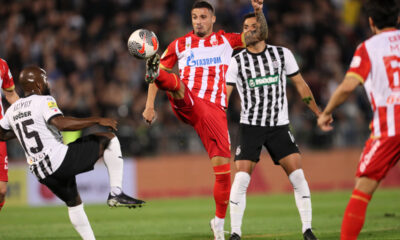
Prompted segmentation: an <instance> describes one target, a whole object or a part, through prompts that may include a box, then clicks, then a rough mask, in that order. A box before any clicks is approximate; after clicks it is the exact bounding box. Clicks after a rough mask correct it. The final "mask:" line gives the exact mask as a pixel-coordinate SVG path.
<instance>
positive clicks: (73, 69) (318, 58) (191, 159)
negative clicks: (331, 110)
mask: <svg viewBox="0 0 400 240" xmlns="http://www.w3.org/2000/svg"><path fill="white" fill-rule="evenodd" d="M211 2H212V3H213V5H214V6H215V8H216V16H217V22H216V24H215V25H214V30H215V31H217V30H219V29H224V30H225V31H227V32H231V31H234V32H240V31H241V25H242V16H243V15H244V14H245V13H247V12H249V11H251V10H252V8H251V5H250V3H249V2H250V1H249V0H214V1H211ZM264 2H265V4H264V12H265V15H266V17H267V21H268V24H269V39H268V43H269V44H273V45H281V46H285V47H288V48H289V49H291V50H292V51H293V53H294V54H295V57H296V59H297V61H298V63H299V65H300V68H301V73H302V74H303V76H304V78H305V80H306V81H307V82H308V84H309V86H310V88H311V89H312V91H313V93H314V95H315V98H316V101H317V103H318V104H319V106H321V107H324V106H325V104H326V103H327V100H328V97H329V96H330V95H331V93H332V92H333V90H334V89H335V88H336V86H337V85H338V84H339V83H340V81H341V80H342V79H343V76H344V74H345V72H346V68H347V66H348V64H349V62H350V60H351V57H352V55H353V52H354V50H355V48H356V46H357V45H358V44H359V43H360V42H361V41H362V40H364V39H366V38H367V37H369V36H370V30H369V27H368V22H367V18H366V16H365V14H364V12H363V10H362V8H361V7H362V1H361V0H330V1H329V0H324V1H319V0H308V1H296V0H286V1H280V0H265V1H264ZM0 3H1V8H0V43H1V44H0V57H2V58H4V59H6V60H7V61H8V64H9V66H10V69H11V71H12V74H13V76H14V80H15V82H16V86H17V91H18V93H19V94H21V91H20V89H19V86H18V75H19V72H20V71H21V69H22V68H23V67H24V66H26V65H29V64H36V65H39V66H41V67H43V68H44V69H45V70H46V71H47V73H48V77H49V81H50V84H51V90H52V94H53V95H54V97H55V98H56V100H57V102H58V105H59V107H60V108H61V109H62V111H63V112H64V114H65V115H73V116H77V117H88V116H93V115H95V116H104V117H112V118H116V119H118V121H119V131H118V132H117V134H118V136H119V138H120V141H121V145H122V149H123V153H124V155H125V156H126V157H129V158H132V159H135V160H132V161H133V162H135V164H134V165H135V174H134V181H135V184H134V185H135V186H136V187H137V188H136V187H135V190H134V192H137V193H138V194H139V196H144V197H159V196H189V195H199V194H200V195H203V194H204V195H207V194H211V185H212V174H211V170H210V167H209V162H208V161H207V155H206V154H205V152H204V150H203V147H202V144H201V142H200V140H199V138H198V137H197V135H196V133H195V132H194V130H193V129H192V128H191V127H190V126H188V125H184V124H183V123H181V122H179V121H178V120H177V119H176V117H175V116H174V115H173V113H172V111H171V109H170V106H169V102H168V101H167V99H166V97H165V94H163V93H160V94H159V95H158V99H157V101H156V110H157V113H158V119H157V121H156V123H155V124H154V125H153V126H152V127H148V126H147V125H146V124H145V123H144V121H143V120H142V116H141V114H142V111H143V109H144V105H145V100H146V94H147V91H146V89H147V84H145V82H144V70H145V67H144V61H141V60H137V59H134V58H133V57H131V56H130V55H129V54H128V51H127V47H126V40H127V39H128V37H129V35H130V33H131V32H132V31H134V30H135V29H138V28H147V29H150V30H152V31H154V32H155V33H156V34H157V36H158V37H159V41H160V53H161V52H162V51H163V50H164V49H165V48H166V46H167V44H168V43H169V42H171V41H172V40H174V39H175V38H176V37H178V36H181V35H183V34H185V33H187V32H188V31H190V30H191V23H190V21H191V19H190V7H191V5H192V3H193V1H187V0H146V1H141V0H131V1H129V0H87V1H83V0H74V1H63V0H58V1H56V0H54V1H53V0H36V1H29V0H19V1H0ZM288 98H289V107H290V121H291V125H292V128H293V132H294V135H295V138H296V141H297V143H298V144H299V145H300V148H301V149H302V151H303V152H304V153H305V154H304V157H305V158H304V168H305V172H306V175H307V176H308V177H309V178H310V186H311V189H312V190H318V189H319V190H322V189H337V188H351V187H352V184H353V174H354V171H355V165H356V163H357V160H358V156H359V153H360V152H361V147H362V145H363V143H364V141H365V140H366V138H367V137H368V133H369V132H368V123H369V120H370V118H371V116H370V114H371V112H370V107H369V104H368V101H367V99H366V97H365V94H364V91H363V89H362V88H358V89H357V91H356V92H355V94H353V95H352V96H351V97H350V98H349V100H348V101H347V102H346V103H345V104H343V105H342V106H341V107H340V108H339V109H338V110H337V111H335V114H334V118H335V122H334V127H335V130H334V131H333V132H330V133H322V132H321V131H319V130H318V129H317V127H316V119H315V118H314V117H313V116H312V113H311V112H310V111H309V110H308V109H307V107H306V106H305V104H304V103H302V101H301V100H300V99H299V96H298V94H297V92H296V90H295V89H294V87H293V86H292V85H291V84H290V83H289V85H288ZM232 100H233V101H231V103H230V108H229V110H228V117H229V128H230V130H231V131H230V133H231V140H232V147H233V149H234V148H235V146H236V145H235V143H236V130H237V127H238V121H239V112H240V102H239V99H238V97H237V96H236V97H233V99H232ZM3 102H5V101H3ZM97 130H99V129H97V128H89V129H87V130H85V131H83V132H82V134H88V133H90V132H93V131H97ZM79 134H80V133H78V134H73V135H76V136H78V135H79ZM71 137H73V136H71V133H69V135H67V138H71ZM8 152H9V162H10V184H9V185H10V190H11V191H10V193H9V194H11V195H14V196H17V195H18V194H16V193H17V190H18V191H19V193H20V194H21V195H18V196H19V197H18V198H20V197H21V196H22V195H24V194H25V195H24V196H26V193H25V192H24V191H21V185H20V184H15V183H14V182H13V181H15V180H16V179H20V178H19V177H17V176H19V175H21V176H24V173H21V172H20V171H23V172H26V166H25V165H24V154H23V152H22V148H21V147H20V146H19V144H18V142H17V141H15V140H14V141H10V142H9V143H8ZM266 159H268V156H267V155H266V154H265V153H264V156H263V159H262V161H261V162H262V164H261V165H262V167H261V166H260V167H258V168H257V169H259V170H257V171H258V172H259V174H258V173H257V172H256V174H255V176H256V177H255V178H254V180H255V181H253V183H252V184H253V187H252V189H253V190H252V191H255V192H257V191H258V192H268V191H289V189H290V185H289V183H288V182H287V180H285V176H284V175H283V172H281V170H277V168H275V167H274V166H272V163H271V162H270V161H268V160H266ZM19 165H22V166H21V169H24V170H18V171H17V172H15V171H14V170H15V169H20V167H19ZM332 166H335V167H332ZM182 169H183V170H182ZM333 169H334V170H333ZM13 171H14V172H13ZM132 171H133V170H132ZM171 171H172V172H173V173H174V174H168V175H166V174H167V173H168V172H171ZM278 171H279V173H276V172H278ZM171 175H173V176H175V178H176V179H175V178H174V179H169V180H170V181H169V182H168V183H166V182H165V181H164V179H165V178H166V177H169V176H171ZM14 176H15V177H14ZM26 179H27V177H25V178H23V179H22V180H21V184H23V182H24V181H25V180H26ZM279 181H284V183H282V184H281V186H280V185H279V184H278V185H279V186H280V187H273V186H276V183H277V182H279ZM182 183H190V184H187V185H185V184H183V185H182ZM387 185H390V186H400V170H399V167H398V166H396V168H395V169H394V170H393V171H392V173H391V175H390V178H389V180H388V183H387ZM9 197H12V196H9ZM9 202H10V201H9ZM11 202H12V201H11ZM17 202H18V201H17Z"/></svg>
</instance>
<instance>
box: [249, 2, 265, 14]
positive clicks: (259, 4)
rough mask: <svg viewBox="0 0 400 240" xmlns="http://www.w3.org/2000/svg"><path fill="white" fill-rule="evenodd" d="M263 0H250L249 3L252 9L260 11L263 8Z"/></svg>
mask: <svg viewBox="0 0 400 240" xmlns="http://www.w3.org/2000/svg"><path fill="white" fill-rule="evenodd" d="M263 3H264V0H251V5H253V8H254V11H255V12H258V11H261V10H262V8H263Z"/></svg>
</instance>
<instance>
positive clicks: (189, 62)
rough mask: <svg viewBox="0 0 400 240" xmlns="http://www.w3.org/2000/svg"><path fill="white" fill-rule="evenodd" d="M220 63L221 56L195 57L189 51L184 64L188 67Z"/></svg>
mask: <svg viewBox="0 0 400 240" xmlns="http://www.w3.org/2000/svg"><path fill="white" fill-rule="evenodd" d="M220 63H222V59H221V57H220V56H219V57H211V58H200V59H195V56H194V53H193V52H192V51H191V52H190V56H189V57H188V58H187V61H186V65H187V66H190V67H202V66H210V65H216V64H220Z"/></svg>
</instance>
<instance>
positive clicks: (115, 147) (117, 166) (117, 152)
mask: <svg viewBox="0 0 400 240" xmlns="http://www.w3.org/2000/svg"><path fill="white" fill-rule="evenodd" d="M103 159H104V163H105V164H106V167H107V171H108V176H109V178H110V186H111V193H112V194H113V195H118V194H120V193H118V192H119V191H118V189H122V175H123V170H124V160H123V159H122V153H121V145H120V144H119V141H118V138H117V137H114V138H113V139H111V140H110V143H109V144H108V146H107V148H106V149H105V150H104V154H103Z"/></svg>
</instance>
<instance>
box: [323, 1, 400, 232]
mask: <svg viewBox="0 0 400 240" xmlns="http://www.w3.org/2000/svg"><path fill="white" fill-rule="evenodd" d="M364 6H365V9H366V12H367V15H368V20H369V26H370V28H371V30H372V32H373V33H374V36H373V37H371V38H369V39H367V40H366V41H364V42H363V43H361V44H360V45H359V46H358V48H357V50H356V51H355V53H354V56H353V60H352V62H351V64H350V68H349V70H348V71H347V73H346V76H345V77H344V80H343V82H342V83H341V84H340V85H339V86H338V88H337V89H336V90H335V92H334V93H333V95H332V96H331V98H330V100H329V102H328V104H327V106H326V108H325V110H324V111H323V112H322V113H321V115H320V116H319V118H318V125H319V126H320V128H321V129H322V130H324V131H330V130H332V126H331V125H330V123H331V122H332V121H333V119H332V112H333V110H334V109H335V108H336V107H337V106H339V105H340V104H342V103H343V102H344V101H345V100H346V99H347V97H348V96H349V95H350V94H351V92H353V90H354V89H355V88H356V87H357V86H358V85H360V84H362V85H364V88H365V91H366V93H367V96H368V98H369V101H370V103H371V108H372V111H373V119H372V121H371V125H370V126H371V136H370V138H369V139H368V140H367V142H366V143H365V147H364V151H363V153H362V155H361V159H360V161H359V163H358V167H357V172H356V183H355V187H354V190H353V193H352V195H351V197H350V201H349V203H348V204H347V207H346V210H345V212H344V216H343V222H342V229H341V236H340V237H341V239H342V240H351V239H357V237H358V235H359V233H360V231H361V228H362V226H363V225H364V221H365V214H366V211H367V206H368V203H369V201H370V200H371V197H372V194H373V193H374V192H375V190H376V188H377V187H378V185H379V182H380V181H381V180H382V179H383V178H384V177H385V176H386V174H387V172H388V171H389V170H390V169H391V168H392V167H393V166H394V165H395V164H396V163H397V162H398V160H399V155H400V94H399V90H400V82H399V74H400V31H399V30H398V29H396V24H397V20H398V15H399V6H398V5H397V1H396V0H369V1H367V2H366V3H365V5H364Z"/></svg>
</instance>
